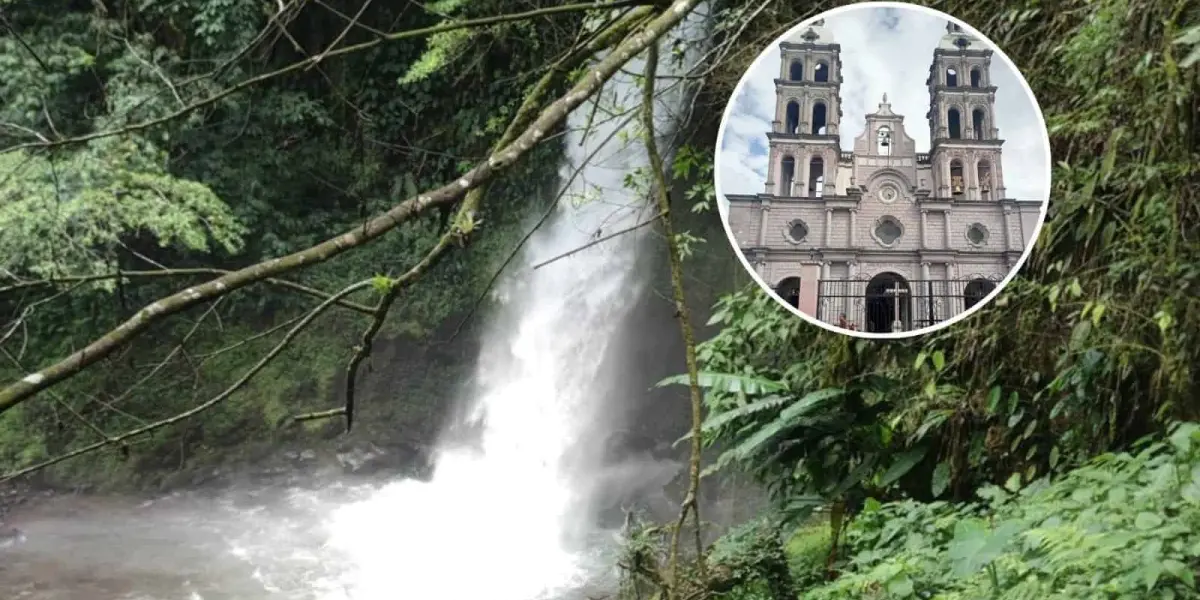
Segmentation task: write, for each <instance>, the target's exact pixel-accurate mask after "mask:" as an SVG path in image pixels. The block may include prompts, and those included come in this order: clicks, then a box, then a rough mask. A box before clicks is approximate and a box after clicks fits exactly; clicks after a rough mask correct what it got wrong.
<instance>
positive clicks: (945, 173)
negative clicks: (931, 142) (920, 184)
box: [938, 156, 950, 198]
mask: <svg viewBox="0 0 1200 600" xmlns="http://www.w3.org/2000/svg"><path fill="white" fill-rule="evenodd" d="M939 170H940V171H941V172H942V178H941V179H942V181H941V182H940V183H939V185H938V189H939V190H940V192H939V193H940V195H941V196H942V197H943V198H949V197H950V157H948V156H943V157H942V164H941V168H940V169H939Z"/></svg>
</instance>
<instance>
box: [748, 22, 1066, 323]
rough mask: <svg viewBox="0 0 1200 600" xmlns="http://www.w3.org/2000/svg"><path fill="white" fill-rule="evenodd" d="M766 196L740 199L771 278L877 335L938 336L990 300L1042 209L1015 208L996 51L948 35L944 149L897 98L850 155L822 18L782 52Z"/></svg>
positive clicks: (755, 261) (1025, 203)
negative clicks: (928, 332) (896, 108)
mask: <svg viewBox="0 0 1200 600" xmlns="http://www.w3.org/2000/svg"><path fill="white" fill-rule="evenodd" d="M780 52H781V55H782V60H781V61H780V72H779V77H778V78H777V79H775V96H776V103H775V104H776V108H775V120H774V123H773V126H772V130H771V131H769V132H764V133H765V134H766V137H767V141H768V143H767V146H768V148H769V150H768V157H769V166H768V174H767V181H766V189H765V190H764V191H763V193H761V194H757V195H727V196H726V198H727V199H728V200H729V211H728V213H727V218H728V219H729V227H730V231H731V232H732V233H733V236H734V238H735V240H736V242H737V245H738V246H739V249H740V251H741V252H742V253H743V255H744V256H745V257H746V260H747V262H749V263H750V264H751V265H753V266H754V269H755V270H756V271H757V272H758V274H759V276H760V277H761V278H762V279H763V280H764V281H765V282H767V283H768V284H770V285H771V286H772V287H773V289H774V290H775V293H776V294H778V295H779V296H780V297H782V298H783V299H784V300H785V301H786V302H788V303H789V304H791V305H792V306H795V307H796V308H798V309H799V310H801V311H803V312H804V313H806V314H809V315H812V316H814V317H816V318H817V319H819V320H821V321H824V322H827V323H830V324H832V325H836V326H840V327H843V328H846V329H854V330H858V331H866V332H873V333H889V332H895V331H911V330H914V329H922V328H925V327H929V326H932V325H934V324H936V323H938V322H941V321H944V320H946V319H949V318H950V317H952V316H954V315H956V314H958V313H960V312H962V311H964V310H966V309H967V308H969V307H970V306H972V305H974V304H976V303H978V302H979V301H980V300H982V299H983V298H984V297H985V296H987V294H988V293H990V292H991V291H992V290H994V289H995V288H996V286H997V285H998V284H999V282H1000V281H1001V280H1002V279H1004V277H1006V276H1007V274H1008V273H1009V271H1010V270H1012V269H1013V268H1014V267H1015V266H1016V264H1017V261H1018V260H1019V259H1020V257H1021V255H1022V254H1023V252H1024V250H1025V248H1026V246H1027V245H1028V244H1029V243H1030V242H1031V237H1032V235H1033V232H1034V230H1035V229H1036V228H1037V225H1038V220H1039V218H1040V214H1041V209H1042V201H1041V200H1026V199H1013V198H1009V197H1008V196H1007V194H1006V193H1005V188H1004V170H1003V168H1002V166H1001V165H1002V163H1001V160H1000V155H1001V149H1002V146H1003V145H1004V141H1003V140H1002V139H1001V138H1000V132H999V130H998V129H997V128H996V126H995V118H994V117H995V108H996V87H995V86H994V85H992V81H991V77H990V74H989V70H990V67H991V62H992V51H991V50H989V49H988V48H987V47H986V46H985V45H984V43H983V42H982V41H981V40H979V39H978V38H975V37H973V36H971V35H969V34H968V33H966V32H965V31H963V30H962V29H961V28H960V27H958V26H957V25H954V24H949V25H947V27H946V34H945V35H944V36H943V37H942V39H941V40H940V42H939V44H938V46H937V48H936V49H935V50H934V52H933V62H932V65H931V66H930V68H929V79H928V80H927V81H926V82H925V83H926V85H927V86H928V88H929V112H928V113H927V114H926V115H925V116H926V118H927V119H928V122H929V130H930V136H929V137H930V140H931V147H930V149H929V151H928V152H918V151H917V148H916V143H915V141H914V140H913V138H911V137H909V136H908V134H907V133H906V132H905V124H904V116H903V115H899V114H896V113H895V112H893V111H892V108H891V105H889V104H888V101H887V95H886V94H885V95H884V96H883V100H882V102H880V104H879V107H878V108H877V109H876V110H875V112H873V113H871V114H868V115H866V128H865V129H864V130H863V133H862V134H861V135H859V136H858V137H857V138H856V139H855V140H854V147H853V149H851V150H849V151H847V150H844V149H843V148H842V147H841V142H840V137H839V135H838V128H839V127H840V125H841V123H840V121H841V117H842V111H841V108H840V104H841V91H840V90H841V84H842V63H841V60H840V58H839V53H840V46H838V44H836V43H835V41H834V40H833V39H832V37H831V35H830V32H829V31H828V30H827V29H826V28H825V27H824V22H823V21H817V22H815V23H814V24H813V25H812V26H810V27H806V28H803V29H801V30H800V31H799V33H797V34H794V35H793V36H791V37H790V39H788V40H787V41H785V42H783V43H781V44H780Z"/></svg>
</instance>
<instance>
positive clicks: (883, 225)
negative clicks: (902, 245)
mask: <svg viewBox="0 0 1200 600" xmlns="http://www.w3.org/2000/svg"><path fill="white" fill-rule="evenodd" d="M873 233H874V234H875V239H876V240H878V241H879V243H880V244H883V245H884V246H892V245H894V244H895V243H896V240H899V239H900V236H902V235H904V227H902V226H901V225H900V221H897V220H896V218H895V217H890V216H888V217H881V218H880V219H879V221H877V222H876V223H875V230H874V232H873Z"/></svg>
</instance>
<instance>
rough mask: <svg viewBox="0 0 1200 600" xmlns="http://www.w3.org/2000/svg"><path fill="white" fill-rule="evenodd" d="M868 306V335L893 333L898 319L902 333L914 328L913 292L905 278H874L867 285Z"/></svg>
mask: <svg viewBox="0 0 1200 600" xmlns="http://www.w3.org/2000/svg"><path fill="white" fill-rule="evenodd" d="M897 298H898V299H899V300H898V301H897ZM866 305H867V319H866V323H865V325H866V331H867V332H868V333H892V332H893V331H896V328H895V327H894V325H895V321H896V320H897V319H898V320H899V321H900V323H901V329H900V331H906V330H908V329H911V328H912V290H911V289H910V288H909V285H908V281H907V280H905V279H904V277H902V276H900V275H898V274H896V273H880V274H878V275H876V276H875V277H872V278H871V281H870V282H868V283H867V295H866Z"/></svg>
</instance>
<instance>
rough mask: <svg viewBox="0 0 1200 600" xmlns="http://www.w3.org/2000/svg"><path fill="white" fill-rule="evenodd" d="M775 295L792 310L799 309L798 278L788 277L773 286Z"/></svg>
mask: <svg viewBox="0 0 1200 600" xmlns="http://www.w3.org/2000/svg"><path fill="white" fill-rule="evenodd" d="M775 294H777V295H778V296H779V297H780V298H783V301H784V302H787V303H788V304H789V305H791V306H792V308H800V278H799V277H788V278H786V279H784V280H783V281H780V282H779V285H777V286H775Z"/></svg>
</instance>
